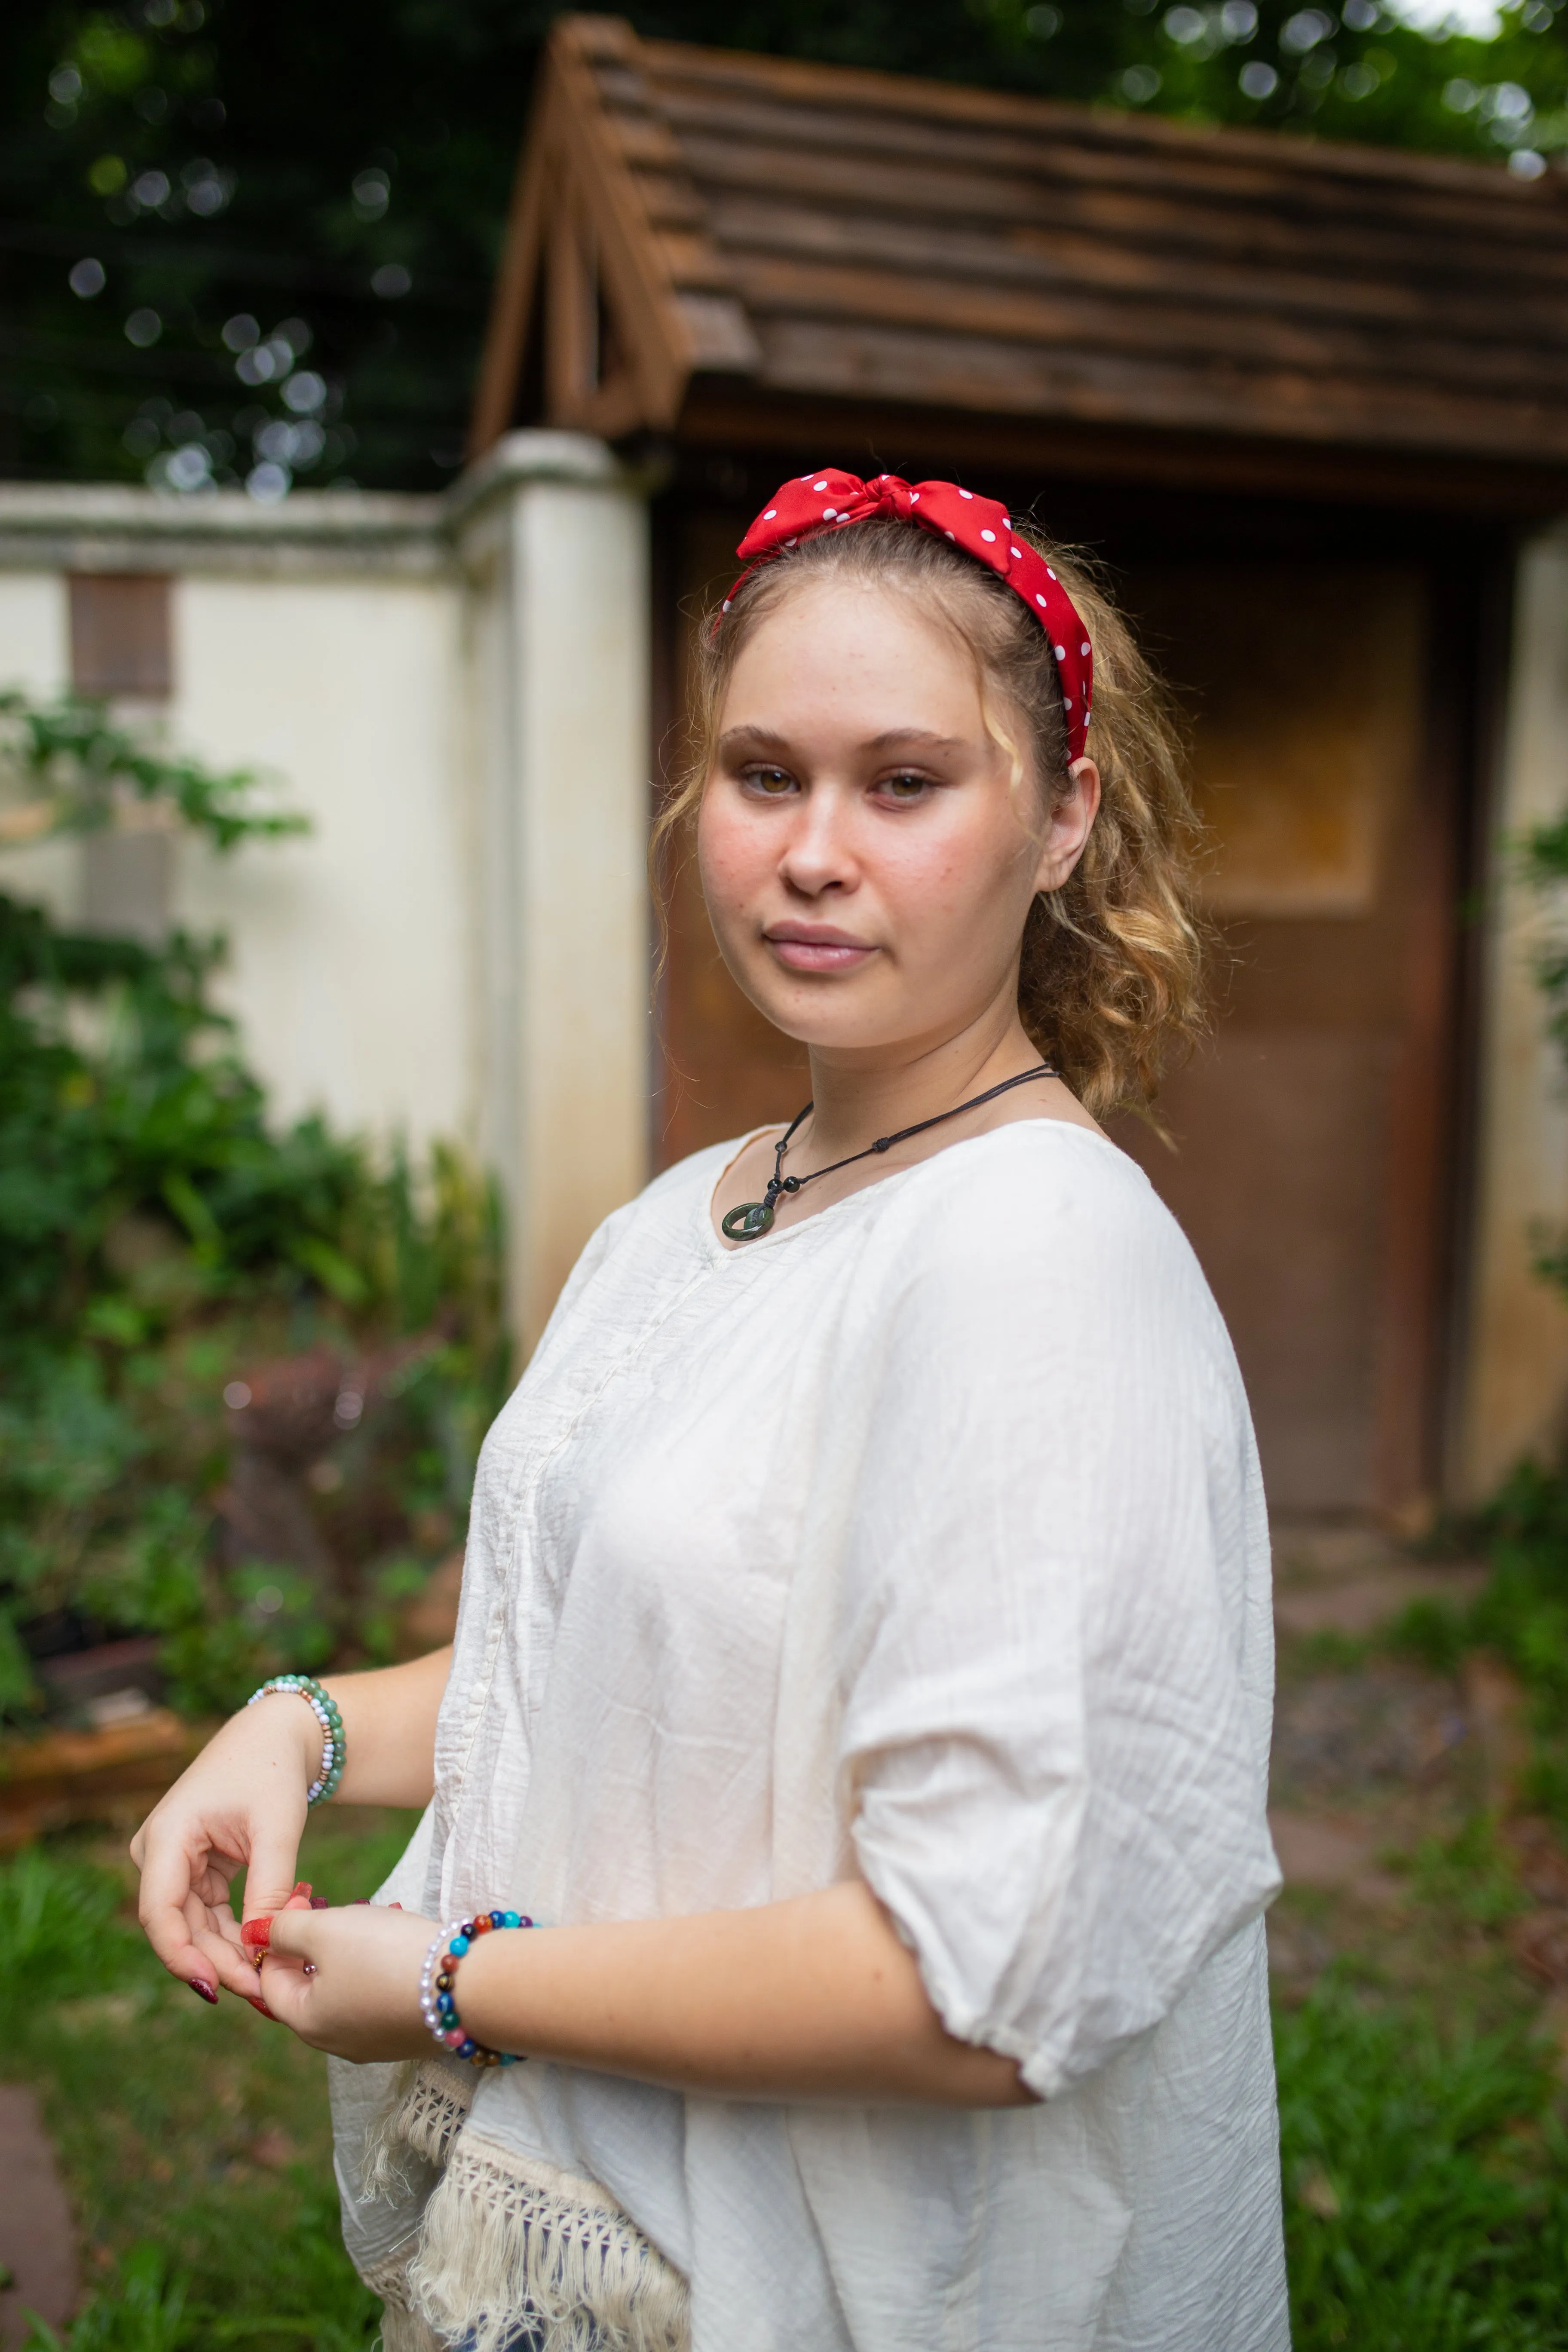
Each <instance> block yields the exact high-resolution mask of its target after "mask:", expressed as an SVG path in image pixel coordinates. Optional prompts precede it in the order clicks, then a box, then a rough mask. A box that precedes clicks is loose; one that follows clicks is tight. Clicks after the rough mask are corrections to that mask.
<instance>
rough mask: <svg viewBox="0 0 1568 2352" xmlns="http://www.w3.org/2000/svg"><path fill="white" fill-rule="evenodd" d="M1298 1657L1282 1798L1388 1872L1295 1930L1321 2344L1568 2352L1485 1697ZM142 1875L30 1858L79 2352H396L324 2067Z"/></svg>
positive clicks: (17, 1975)
mask: <svg viewBox="0 0 1568 2352" xmlns="http://www.w3.org/2000/svg"><path fill="white" fill-rule="evenodd" d="M1281 1666H1282V1675H1281V1715H1280V1734H1279V1739H1278V1741H1277V1761H1276V1776H1277V1778H1276V1798H1277V1801H1281V1802H1283V1803H1285V1804H1286V1805H1296V1806H1305V1805H1309V1804H1313V1803H1315V1804H1318V1805H1320V1806H1325V1805H1326V1806H1331V1808H1333V1809H1334V1811H1333V1818H1334V1819H1335V1820H1337V1821H1339V1822H1342V1823H1344V1822H1350V1823H1351V1824H1352V1826H1353V1825H1354V1824H1356V1823H1359V1824H1360V1826H1361V1829H1362V1831H1363V1833H1364V1835H1365V1836H1366V1837H1367V1838H1368V1839H1369V1840H1371V1841H1372V1842H1373V1845H1374V1847H1375V1851H1376V1857H1377V1866H1376V1868H1375V1870H1374V1871H1373V1872H1372V1873H1371V1874H1369V1876H1368V1877H1367V1879H1366V1881H1365V1883H1363V1884H1360V1885H1354V1884H1352V1885H1349V1886H1346V1887H1342V1888H1340V1889H1337V1890H1332V1889H1313V1888H1311V1887H1308V1886H1301V1887H1296V1888H1292V1889H1291V1890H1290V1891H1289V1892H1288V1893H1287V1894H1286V1895H1284V1896H1282V1897H1281V1898H1280V1901H1279V1905H1278V1906H1276V1909H1275V1912H1274V1914H1273V1915H1272V1917H1271V1921H1270V1935H1271V1944H1272V1947H1273V1953H1274V1965H1275V1984H1276V1995H1277V2002H1276V2047H1277V2051H1278V2054H1279V2083H1280V2105H1281V2122H1282V2130H1283V2143H1284V2148H1283V2152H1284V2174H1285V2187H1286V2220H1287V2231H1288V2241H1289V2260H1290V2272H1291V2291H1292V2305H1293V2320H1294V2331H1295V2345H1296V2352H1326V2347H1337V2346H1341V2345H1343V2346H1349V2347H1353V2352H1469V2347H1489V2352H1568V2106H1565V2102H1564V2092H1563V2075H1562V2069H1563V2055H1562V2051H1563V2042H1564V2038H1565V2037H1564V2020H1565V2016H1568V2012H1565V2011H1563V2009H1562V2007H1561V2006H1556V2007H1554V2006H1553V2003H1552V2000H1550V1999H1548V2000H1543V1998H1542V1991H1541V1989H1540V1988H1539V1986H1538V1985H1536V1984H1534V1983H1532V1982H1531V1979H1530V1978H1529V1977H1528V1976H1527V1975H1526V1973H1525V1972H1524V1971H1523V1970H1522V1969H1521V1967H1520V1965H1519V1962H1518V1959H1517V1958H1516V1951H1517V1948H1518V1937H1517V1933H1516V1929H1517V1927H1518V1924H1519V1922H1520V1919H1521V1916H1522V1915H1523V1914H1524V1913H1525V1912H1526V1911H1527V1910H1528V1908H1529V1902H1530V1898H1529V1895H1528V1894H1527V1892H1526V1891H1525V1887H1524V1883H1523V1881H1524V1876H1526V1875H1528V1874H1527V1873H1523V1874H1521V1863H1520V1860H1519V1855H1518V1851H1517V1847H1516V1845H1515V1844H1514V1843H1510V1840H1509V1838H1508V1837H1507V1836H1506V1835H1503V1834H1500V1832H1499V1831H1498V1829H1497V1827H1496V1825H1495V1824H1494V1823H1493V1822H1492V1821H1491V1819H1490V1817H1489V1815H1488V1814H1487V1812H1486V1811H1484V1809H1483V1807H1482V1805H1481V1803H1480V1797H1481V1794H1482V1791H1481V1789H1480V1786H1479V1782H1478V1780H1477V1777H1476V1771H1475V1767H1474V1763H1473V1760H1472V1758H1471V1756H1470V1754H1469V1753H1468V1751H1467V1749H1466V1748H1465V1746H1464V1745H1463V1743H1462V1742H1461V1743H1460V1745H1459V1746H1458V1748H1456V1749H1455V1751H1454V1754H1453V1756H1452V1757H1451V1758H1450V1757H1449V1756H1448V1755H1447V1752H1446V1751H1445V1752H1444V1753H1443V1754H1442V1755H1440V1756H1439V1757H1438V1758H1437V1761H1436V1765H1434V1763H1433V1760H1432V1758H1431V1757H1430V1756H1428V1755H1427V1754H1426V1748H1427V1747H1429V1746H1430V1744H1431V1743H1430V1741H1429V1740H1426V1732H1425V1731H1424V1730H1423V1728H1422V1727H1423V1726H1424V1725H1427V1724H1428V1723H1432V1724H1436V1725H1438V1726H1441V1725H1442V1724H1443V1723H1444V1722H1446V1721H1447V1720H1448V1719H1449V1713H1448V1712H1447V1711H1450V1710H1451V1703H1454V1698H1455V1695H1454V1693H1453V1692H1452V1691H1451V1690H1448V1689H1447V1688H1446V1687H1445V1686H1444V1685H1443V1684H1442V1682H1441V1678H1440V1677H1435V1676H1433V1677H1426V1678H1425V1679H1424V1678H1423V1675H1422V1673H1421V1670H1419V1669H1412V1668H1410V1667H1409V1666H1408V1665H1405V1664H1399V1665H1394V1666H1390V1665H1389V1664H1387V1663H1386V1662H1380V1661H1379V1660H1378V1659H1377V1658H1376V1657H1373V1656H1368V1657H1364V1658H1358V1657H1355V1656H1350V1657H1348V1658H1346V1657H1330V1658H1328V1659H1327V1660H1326V1661H1325V1660H1324V1659H1323V1658H1322V1657H1321V1656H1318V1655H1316V1654H1313V1653H1312V1652H1311V1651H1310V1649H1306V1650H1302V1651H1300V1653H1299V1654H1296V1655H1295V1656H1292V1654H1291V1652H1290V1650H1289V1646H1288V1647H1287V1649H1286V1652H1285V1654H1284V1655H1283V1656H1282V1660H1281ZM1402 1741H1403V1742H1404V1747H1403V1748H1402V1746H1401V1742H1402ZM1424 1741H1426V1746H1424V1745H1423V1742H1424ZM1406 1749H1408V1750H1409V1751H1410V1752H1409V1753H1408V1754H1406V1753H1405V1750H1406ZM410 1824H411V1817H403V1816H396V1815H388V1814H376V1813H354V1812H351V1811H346V1810H342V1811H340V1810H336V1809H334V1810H333V1811H329V1812H328V1813H326V1814H325V1815H323V1816H321V1817H318V1818H317V1819H315V1820H313V1821H312V1822H311V1824H310V1831H309V1834H308V1843H307V1850H306V1856H305V1860H304V1862H303V1864H302V1869H303V1871H304V1874H306V1875H307V1876H309V1877H310V1878H311V1879H312V1880H313V1881H314V1883H315V1885H316V1887H317V1890H318V1892H320V1893H322V1894H325V1895H328V1896H329V1898H330V1899H331V1900H332V1901H334V1902H338V1901H344V1900H347V1899H349V1898H351V1897H352V1896H353V1895H363V1894H367V1893H369V1892H370V1891H371V1889H372V1888H373V1887H374V1885H376V1884H377V1883H378V1882H379V1880H380V1879H381V1878H382V1877H383V1876H384V1874H385V1872H386V1870H387V1868H388V1867H389V1866H390V1864H391V1862H392V1860H393V1858H394V1857H395V1854H396V1853H397V1852H398V1851H399V1849H400V1847H401V1844H402V1843H403V1840H404V1839H405V1836H406V1834H407V1831H408V1827H409V1826H410ZM130 1880H131V1874H130V1871H129V1869H128V1867H127V1866H126V1865H125V1864H124V1862H123V1840H122V1839H121V1838H115V1839H112V1840H111V1839H110V1838H109V1837H108V1836H107V1835H106V1836H104V1837H102V1838H99V1839H91V1838H88V1837H85V1836H76V1837H70V1838H61V1839H58V1840H54V1841H50V1842H49V1843H47V1844H46V1845H44V1846H42V1847H38V1848H35V1849H33V1850H32V1851H31V1852H29V1853H24V1854H21V1855H19V1856H17V1857H16V1859H15V1860H14V1861H12V1862H11V1863H9V1864H5V1865H4V1866H3V1867H0V2049H3V2051H4V2060H3V2062H0V2072H3V2073H4V2074H6V2075H7V2076H9V2077H10V2078H11V2079H13V2080H20V2081H28V2082H32V2083H34V2084H37V2086H38V2089H39V2091H40V2094H41V2095H42V2098H43V2101H44V2106H45V2115H46V2119H47V2124H48V2127H49V2129H50V2131H51V2133H52V2135H53V2137H54V2140H55V2144H56V2146H57V2147H58V2151H59V2155H60V2160H61V2163H62V2166H63V2168H64V2170H65V2174H66V2179H67V2182H68V2188H69V2190H70V2193H71V2196H72V2198H73V2200H74V2202H75V2206H76V2210H77V2214H78V2217H79V2223H80V2227H81V2232H82V2238H83V2241H84V2243H85V2245H86V2248H87V2263H88V2284H89V2287H91V2288H93V2289H94V2290H95V2297H94V2300H93V2301H92V2302H91V2303H90V2304H89V2307H88V2308H87V2310H86V2311H85V2312H84V2313H83V2315H82V2316H81V2317H80V2318H79V2320H78V2322H77V2323H76V2325H75V2326H74V2327H73V2329H72V2330H71V2331H70V2334H69V2336H68V2345H69V2352H205V2347H208V2346H219V2345H225V2346H239V2347H258V2352H259V2347H264V2346H265V2347H271V2348H272V2352H304V2347H314V2352H351V2347H353V2352H366V2348H367V2347H370V2346H371V2345H372V2344H373V2342H374V2333H375V2320H376V2313H377V2308H378V2306H377V2305H375V2303H374V2299H373V2298H372V2297H371V2296H369V2295H367V2294H365V2293H364V2291H363V2289H362V2288H361V2287H360V2285H359V2284H358V2282H357V2280H356V2279H355V2278H354V2275H353V2272H352V2271H351V2269H350V2268H349V2265H348V2263H347V2261H346V2259H345V2257H344V2255H343V2253H342V2247H341V2245H340V2243H339V2240H338V2233H337V2205H336V2198H335V2194H334V2191H333V2188H332V2180H331V2162H330V2147H329V2135H328V2127H327V2105H326V2095H325V2084H324V2070H323V2065H322V2062H321V2059H319V2058H318V2057H317V2056H315V2055H314V2053H310V2052H309V2051H307V2050H305V2049H303V2048H302V2047H301V2046H300V2044H298V2043H297V2042H294V2041H293V2040H292V2038H291V2037H290V2036H289V2035H288V2034H286V2033H285V2032H283V2031H282V2030H281V2029H280V2028H279V2027H277V2026H272V2025H268V2023H266V2021H264V2020H262V2019H260V2018H258V2017H257V2016H255V2015H254V2013H253V2012H252V2011H249V2010H247V2009H246V2008H244V2007H243V2006H242V2005H241V2004H240V2003H238V2002H236V2001H231V2000H225V2001H224V2002H223V2004H222V2006H221V2007H220V2008H218V2009H216V2010H211V2009H208V2008H206V2007H205V2005H204V2004H203V2003H201V2002H199V2001H198V2000H195V1998H194V1996H192V1995H191V1994H190V1993H188V1992H185V1991H184V1990H182V1989H180V1988H178V1987H176V1986H174V1984H173V1983H172V1982H171V1980H170V1979H168V1978H166V1977H165V1976H164V1974H163V1970H162V1969H159V1968H158V1967H157V1965H156V1963H155V1962H153V1959H152V1958H151V1956H150V1955H149V1954H148V1953H147V1951H146V1949H145V1948H144V1947H143V1946H142V1942H141V1939H140V1937H139V1936H138V1935H137V1933H136V1931H135V1929H134V1927H133V1926H132V1924H131V1919H130V1913H129V1908H128V1895H129V1888H130ZM1557 1999H1558V2001H1559V2003H1560V2002H1561V1996H1558V1997H1557ZM56 2343H57V2339H55V2338H54V2337H52V2336H47V2334H45V2335H40V2336H37V2337H36V2339H35V2342H34V2345H33V2346H32V2347H29V2352H46V2347H48V2352H54V2347H56ZM802 2352H808V2347H802ZM1020 2352H1022V2347H1020Z"/></svg>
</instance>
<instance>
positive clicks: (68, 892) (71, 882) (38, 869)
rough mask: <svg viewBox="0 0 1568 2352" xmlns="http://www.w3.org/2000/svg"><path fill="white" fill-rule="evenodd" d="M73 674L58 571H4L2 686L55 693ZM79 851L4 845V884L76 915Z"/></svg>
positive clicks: (65, 915) (68, 918)
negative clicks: (11, 847)
mask: <svg viewBox="0 0 1568 2352" xmlns="http://www.w3.org/2000/svg"><path fill="white" fill-rule="evenodd" d="M69 676H70V614H69V606H68V601H67V596H66V583H65V581H64V578H63V577H62V576H61V574H60V573H59V572H56V571H46V570H41V569H37V568H30V569H28V570H26V571H20V572H5V571H0V688H4V687H20V688H22V689H23V690H24V692H26V693H27V694H30V695H36V696H41V697H45V698H47V697H51V696H53V695H56V694H58V693H59V691H60V689H61V688H62V687H63V686H64V685H65V684H66V682H67V680H68V677H69ZM80 866H81V858H80V853H79V850H78V848H77V847H76V845H75V844H74V843H70V842H43V843H39V844H38V845H37V846H35V847H33V848H29V849H0V890H5V891H7V892H9V894H10V895H11V896H12V897H13V898H30V899H32V900H34V901H35V902H41V903H42V904H43V905H45V906H47V908H49V910H50V912H51V913H52V914H53V915H54V916H55V917H56V919H58V921H60V922H62V923H68V922H72V921H74V920H75V919H76V916H77V914H78V912H79V898H80V895H81V893H80V887H79V886H80Z"/></svg>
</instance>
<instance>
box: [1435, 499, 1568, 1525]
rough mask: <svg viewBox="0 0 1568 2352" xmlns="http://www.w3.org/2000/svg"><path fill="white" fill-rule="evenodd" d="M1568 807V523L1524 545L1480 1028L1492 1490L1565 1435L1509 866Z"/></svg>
mask: <svg viewBox="0 0 1568 2352" xmlns="http://www.w3.org/2000/svg"><path fill="white" fill-rule="evenodd" d="M1564 813H1568V530H1564V529H1563V527H1561V526H1559V527H1558V528H1557V529H1555V530H1552V531H1551V532H1549V533H1547V534H1546V535H1545V536H1543V537H1542V538H1540V539H1537V540H1535V541H1532V542H1531V544H1530V545H1528V546H1527V547H1526V548H1525V549H1524V550H1523V551H1522V553H1521V558H1520V564H1519V573H1518V579H1517V583H1516V602H1515V610H1514V647H1513V663H1512V670H1511V674H1510V680H1509V695H1508V710H1507V720H1506V730H1505V737H1504V745H1503V772H1502V786H1501V791H1500V794H1499V807H1498V814H1497V822H1496V824H1495V825H1494V828H1493V831H1494V834H1495V835H1496V836H1497V844H1496V850H1495V871H1494V875H1493V877H1492V882H1491V887H1490V889H1489V935H1488V940H1487V950H1486V967H1485V982H1484V988H1485V995H1484V1003H1483V1007H1482V1029H1481V1087H1480V1102H1479V1111H1480V1133H1479V1151H1478V1166H1477V1186H1476V1211H1475V1223H1474V1225H1473V1228H1472V1234H1471V1246H1470V1253H1469V1263H1470V1297H1469V1315H1468V1327H1469V1328H1468V1360H1467V1364H1466V1368H1465V1369H1466V1377H1465V1382H1464V1387H1463V1391H1462V1398H1461V1414H1460V1431H1459V1437H1460V1443H1459V1448H1458V1486H1459V1494H1458V1497H1457V1499H1459V1500H1461V1501H1465V1502H1479V1501H1480V1500H1481V1499H1482V1498H1483V1497H1484V1496H1487V1495H1488V1494H1489V1493H1490V1492H1491V1491H1492V1489H1493V1488H1494V1487H1495V1486H1497V1484H1498V1482H1499V1480H1500V1478H1502V1477H1503V1476H1504V1475H1506V1473H1507V1472H1508V1471H1509V1470H1510V1468H1511V1466H1512V1465H1513V1464H1514V1463H1515V1462H1517V1461H1518V1460H1519V1459H1520V1457H1521V1455H1523V1454H1530V1453H1537V1452H1542V1451H1545V1450H1547V1449H1549V1448H1551V1447H1552V1446H1553V1445H1554V1444H1556V1443H1557V1442H1558V1441H1559V1440H1560V1438H1561V1435H1562V1431H1563V1412H1564V1407H1565V1405H1568V1304H1565V1303H1564V1299H1563V1294H1562V1292H1561V1291H1559V1290H1556V1289H1554V1288H1553V1287H1552V1286H1550V1285H1548V1284H1546V1283H1544V1282H1542V1279H1541V1277H1540V1276H1539V1275H1538V1274H1537V1273H1536V1272H1535V1269H1534V1263H1533V1261H1534V1256H1535V1252H1536V1246H1537V1236H1538V1234H1539V1233H1540V1232H1541V1231H1542V1229H1547V1230H1561V1229H1562V1228H1563V1227H1564V1226H1568V1074H1565V1072H1564V1069H1563V1055H1562V1049H1561V1048H1560V1047H1559V1046H1558V1045H1557V1044H1556V1043H1555V1042H1554V1041H1553V1040H1552V1038H1551V1037H1550V1036H1549V1035H1548V1034H1547V1026H1546V1024H1547V1007H1546V1003H1545V999H1544V998H1543V997H1542V993H1541V991H1540V989H1539V987H1538V986H1537V985H1536V982H1535V977H1534V971H1533V966H1534V961H1535V957H1536V954H1537V952H1538V950H1539V946H1540V943H1541V940H1542V936H1543V929H1544V927H1545V925H1546V923H1547V922H1548V921H1549V920H1551V921H1556V922H1560V921H1561V920H1562V919H1563V913H1564V909H1563V908H1561V907H1559V908H1552V909H1548V908H1545V907H1543V906H1542V901H1541V898H1540V897H1539V895H1538V894H1537V893H1535V892H1534V891H1531V890H1530V889H1528V888H1526V887H1521V885H1520V884H1519V883H1518V882H1517V881H1516V880H1514V879H1512V878H1511V877H1510V863H1511V845H1512V844H1513V843H1514V842H1515V841H1516V840H1517V838H1518V836H1519V835H1521V833H1522V832H1524V831H1526V830H1527V829H1528V828H1530V827H1531V826H1532V825H1536V824H1542V823H1543V822H1545V821H1547V820H1548V819H1552V818H1555V817H1559V816H1562V815H1563V814H1564Z"/></svg>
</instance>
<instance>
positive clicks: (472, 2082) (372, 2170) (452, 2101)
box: [360, 2058, 477, 2293]
mask: <svg viewBox="0 0 1568 2352" xmlns="http://www.w3.org/2000/svg"><path fill="white" fill-rule="evenodd" d="M476 2079H477V2078H474V2077H471V2076H468V2075H466V2074H458V2071H457V2069H456V2068H455V2067H448V2066H444V2065H443V2064H442V2063H441V2061H440V2060H439V2059H438V2058H434V2059H430V2058H426V2059H420V2058H411V2059H410V2060H409V2061H408V2063H407V2064H406V2065H405V2066H402V2067H400V2068H399V2069H398V2072H397V2074H396V2075H395V2077H394V2079H393V2084H392V2087H391V2089H390V2091H389V2092H388V2094H387V2097H386V2104H385V2105H384V2107H383V2108H382V2111H381V2113H380V2115H379V2116H377V2117H376V2119H375V2121H374V2124H372V2126H371V2127H370V2130H369V2131H368V2132H367V2133H366V2135H365V2144H364V2155H363V2159H362V2163H361V2169H360V2178H361V2179H362V2181H363V2184H364V2194H365V2195H366V2196H367V2197H379V2198H394V2197H397V2196H400V2195H402V2194H404V2193H405V2192H406V2191H407V2189H409V2187H410V2185H411V2184H410V2182H409V2179H408V2175H407V2173H406V2171H405V2169H404V2162H403V2159H404V2158H405V2157H406V2156H408V2155H411V2154H412V2155H414V2156H419V2157H423V2158H424V2159H425V2161H426V2164H433V2165H435V2166H436V2167H437V2169H439V2168H440V2167H441V2166H442V2165H443V2164H445V2163H446V2161H447V2151H448V2150H449V2149H450V2147H451V2145H452V2142H453V2140H454V2139H455V2138H456V2137H457V2135H458V2132H460V2131H461V2130H462V2128H463V2126H464V2125H465V2124H466V2123H467V2122H468V2109H469V2107H470V2106H471V2105H473V2098H474V2090H475V2087H476ZM377 2292H378V2293H379V2292H380V2290H379V2289H377Z"/></svg>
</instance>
